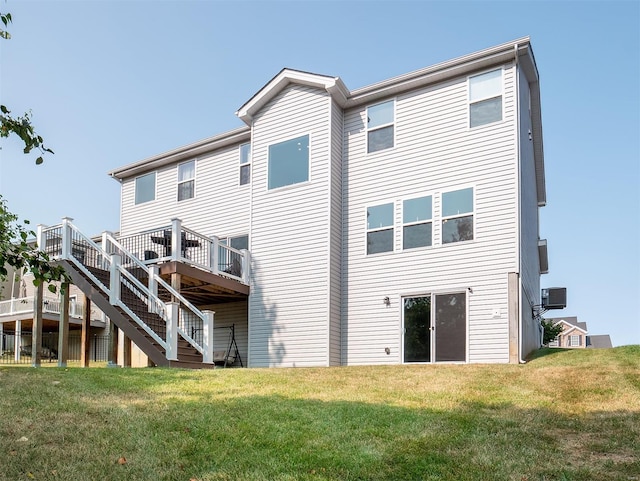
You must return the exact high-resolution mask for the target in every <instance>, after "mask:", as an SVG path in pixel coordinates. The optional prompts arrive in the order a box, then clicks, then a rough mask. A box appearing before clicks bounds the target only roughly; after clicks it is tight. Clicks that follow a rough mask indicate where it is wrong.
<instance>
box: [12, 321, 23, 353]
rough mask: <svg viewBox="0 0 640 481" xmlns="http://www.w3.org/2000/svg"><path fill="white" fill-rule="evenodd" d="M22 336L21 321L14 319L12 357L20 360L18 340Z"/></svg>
mask: <svg viewBox="0 0 640 481" xmlns="http://www.w3.org/2000/svg"><path fill="white" fill-rule="evenodd" d="M21 338H22V321H16V329H15V332H14V336H13V359H14V360H15V361H16V362H20V341H21Z"/></svg>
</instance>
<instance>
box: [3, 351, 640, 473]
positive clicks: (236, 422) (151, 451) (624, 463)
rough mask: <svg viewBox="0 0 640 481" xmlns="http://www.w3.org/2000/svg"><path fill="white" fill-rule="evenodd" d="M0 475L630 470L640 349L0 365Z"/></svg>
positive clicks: (639, 430) (637, 446)
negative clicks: (321, 361) (227, 364)
mask: <svg viewBox="0 0 640 481" xmlns="http://www.w3.org/2000/svg"><path fill="white" fill-rule="evenodd" d="M0 408H1V409H2V410H1V412H2V415H3V418H2V422H1V423H0V480H2V481H4V480H12V481H14V480H34V479H35V480H83V481H84V480H101V481H102V480H154V481H155V480H184V481H190V480H197V481H213V480H274V481H276V480H277V481H284V480H336V481H338V480H340V481H348V480H385V481H388V480H451V481H454V480H455V481H465V480H469V481H478V480H491V481H494V480H514V481H533V480H540V481H542V480H565V481H570V480H575V481H578V480H579V481H583V480H623V481H630V480H640V346H626V347H621V348H615V349H610V350H573V351H568V350H542V351H540V353H539V354H538V355H537V356H536V357H535V358H534V359H532V360H531V361H530V362H529V363H527V364H525V365H401V366H363V367H341V368H317V369H226V370H223V369H217V370H213V371H209V370H207V371H188V370H177V369H159V368H148V369H108V368H94V369H80V368H73V367H71V368H68V369H60V368H56V367H43V368H40V369H33V368H31V367H28V366H16V367H7V366H0Z"/></svg>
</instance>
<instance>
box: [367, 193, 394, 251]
mask: <svg viewBox="0 0 640 481" xmlns="http://www.w3.org/2000/svg"><path fill="white" fill-rule="evenodd" d="M389 251H393V203H389V204H382V205H376V206H372V207H367V254H377V253H379V252H389Z"/></svg>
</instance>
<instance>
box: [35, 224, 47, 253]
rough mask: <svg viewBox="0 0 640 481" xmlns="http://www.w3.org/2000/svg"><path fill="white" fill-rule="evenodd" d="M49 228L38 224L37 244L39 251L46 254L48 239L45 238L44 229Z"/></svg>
mask: <svg viewBox="0 0 640 481" xmlns="http://www.w3.org/2000/svg"><path fill="white" fill-rule="evenodd" d="M45 227H47V226H46V225H44V224H38V226H37V227H36V243H37V244H38V250H40V251H42V252H44V250H45V247H47V246H46V245H45V244H46V242H47V241H46V239H45V237H44V228H45Z"/></svg>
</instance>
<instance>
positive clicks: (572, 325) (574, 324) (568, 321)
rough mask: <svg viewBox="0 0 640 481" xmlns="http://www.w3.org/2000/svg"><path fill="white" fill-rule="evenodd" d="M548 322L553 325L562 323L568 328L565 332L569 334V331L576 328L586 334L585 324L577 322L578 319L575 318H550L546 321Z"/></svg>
mask: <svg viewBox="0 0 640 481" xmlns="http://www.w3.org/2000/svg"><path fill="white" fill-rule="evenodd" d="M547 320H548V321H551V322H552V323H553V325H554V326H555V325H557V324H560V323H563V324H565V325H567V326H569V327H570V329H567V331H565V333H566V332H569V331H570V330H572V329H573V328H577V329H579V330H581V331H582V332H584V333H586V332H587V323H586V322H579V321H578V318H577V317H575V316H569V317H552V318H549V319H547Z"/></svg>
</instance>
